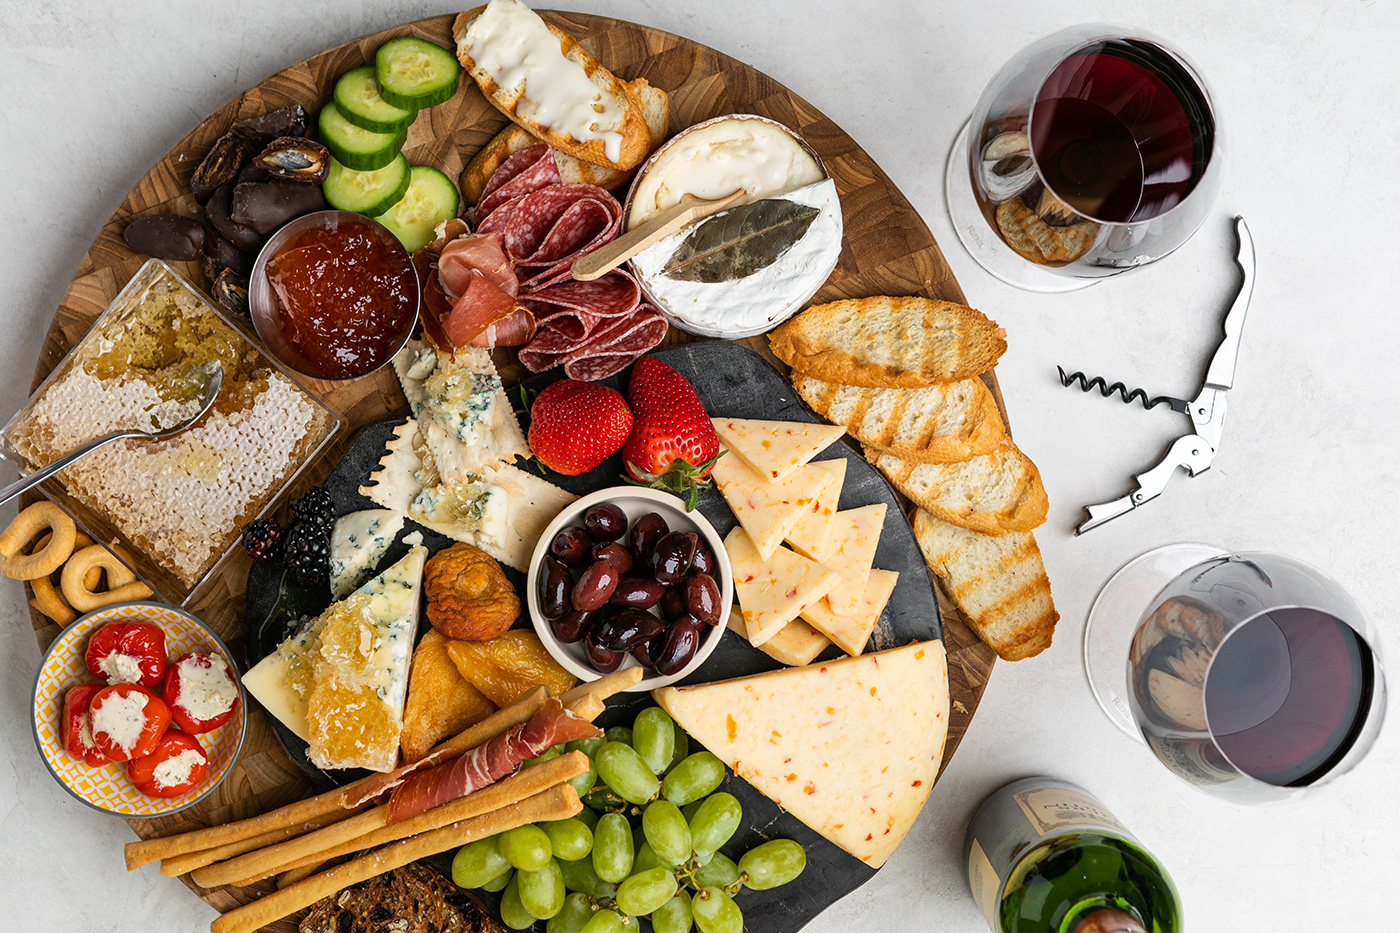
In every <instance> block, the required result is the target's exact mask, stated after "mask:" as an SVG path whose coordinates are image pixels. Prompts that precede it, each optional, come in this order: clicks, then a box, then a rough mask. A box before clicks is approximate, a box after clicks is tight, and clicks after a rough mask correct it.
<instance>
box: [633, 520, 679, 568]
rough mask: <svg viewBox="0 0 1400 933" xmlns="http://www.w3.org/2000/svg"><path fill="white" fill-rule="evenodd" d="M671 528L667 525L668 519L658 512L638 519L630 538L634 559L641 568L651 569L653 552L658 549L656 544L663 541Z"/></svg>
mask: <svg viewBox="0 0 1400 933" xmlns="http://www.w3.org/2000/svg"><path fill="white" fill-rule="evenodd" d="M670 530H671V527H670V526H669V525H667V524H666V519H664V518H662V517H661V516H660V514H658V513H656V512H648V513H646V514H645V515H643V516H642V517H641V518H639V519H637V522H636V524H634V525H633V526H632V533H631V535H630V536H629V537H628V540H629V543H630V546H631V548H632V558H633V559H634V560H635V561H636V562H637V563H638V564H640V565H641V566H643V567H649V566H650V561H651V552H652V551H653V550H655V548H656V542H657V541H660V540H661V536H662V535H664V534H666V532H668V531H670Z"/></svg>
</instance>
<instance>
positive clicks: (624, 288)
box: [520, 269, 642, 317]
mask: <svg viewBox="0 0 1400 933" xmlns="http://www.w3.org/2000/svg"><path fill="white" fill-rule="evenodd" d="M520 297H521V298H523V299H529V300H530V301H531V302H534V303H537V304H547V305H555V306H557V307H560V308H573V309H576V310H580V311H591V312H593V313H594V314H596V315H598V316H599V317H620V316H622V315H624V314H629V313H631V312H632V311H634V310H636V308H637V305H638V304H640V303H641V300H642V290H641V288H640V286H638V285H637V281H636V279H634V278H632V276H630V275H628V274H627V273H626V272H623V271H622V270H620V269H615V270H613V271H612V272H609V273H608V274H607V275H604V276H602V277H600V278H596V279H594V280H593V281H591V282H577V281H574V280H573V279H572V278H570V279H569V280H568V281H565V282H560V283H558V284H555V285H549V286H547V287H545V288H531V289H525V290H523V291H522V292H521V294H520Z"/></svg>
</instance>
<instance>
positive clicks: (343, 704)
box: [243, 545, 428, 771]
mask: <svg viewBox="0 0 1400 933" xmlns="http://www.w3.org/2000/svg"><path fill="white" fill-rule="evenodd" d="M427 556H428V551H427V548H424V547H422V546H421V545H419V546H415V547H413V548H411V549H410V550H409V552H408V554H406V555H405V556H404V557H403V559H402V560H400V561H398V562H397V563H396V564H394V565H393V566H392V567H390V568H389V569H388V570H385V571H384V572H383V573H382V574H380V575H378V576H377V577H375V578H374V579H372V580H370V581H369V582H368V583H366V584H365V585H364V586H362V587H360V588H359V589H358V590H356V591H355V592H354V593H352V594H351V595H350V596H348V597H346V598H345V599H342V600H340V601H339V602H336V603H334V604H332V605H331V606H330V608H328V609H327V610H326V611H325V612H323V613H322V614H321V615H320V616H318V617H316V618H315V619H312V620H308V621H307V622H305V623H303V624H302V625H301V627H300V628H299V629H298V630H297V631H296V632H295V633H294V634H293V635H291V636H290V637H289V638H287V639H286V640H284V641H283V642H282V643H281V644H280V645H278V646H277V648H276V649H275V650H273V652H272V653H271V654H269V655H268V656H267V657H265V658H263V659H262V660H261V661H259V662H258V663H257V664H256V665H255V666H254V667H253V669H252V670H250V671H249V672H248V673H247V674H245V675H244V676H243V686H244V687H246V688H247V689H248V692H249V693H251V694H252V695H253V697H254V698H255V699H256V700H257V701H258V702H259V703H261V704H262V705H263V707H264V708H265V709H266V710H267V711H268V712H269V713H270V714H272V715H273V716H274V717H276V718H277V719H278V720H279V721H280V722H281V723H282V724H283V725H285V726H286V727H287V728H288V729H290V730H291V731H292V732H294V733H295V734H296V735H297V736H298V737H300V738H301V739H303V740H305V741H306V742H308V743H310V745H311V751H310V754H311V758H312V760H313V761H314V762H315V763H316V765H317V767H322V768H351V767H358V768H370V769H371V770H377V771H387V770H392V769H393V767H394V766H395V764H397V762H398V749H399V745H398V742H399V732H400V731H401V729H402V717H403V704H404V699H405V697H406V694H407V689H408V660H409V657H410V655H411V654H412V651H413V641H414V637H415V635H416V634H417V627H418V604H419V592H420V584H421V582H422V577H423V562H424V561H425V560H426V559H427Z"/></svg>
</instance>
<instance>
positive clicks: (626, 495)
mask: <svg viewBox="0 0 1400 933" xmlns="http://www.w3.org/2000/svg"><path fill="white" fill-rule="evenodd" d="M602 502H611V503H612V504H613V505H616V506H617V507H618V508H620V509H622V513H623V514H624V515H626V516H627V527H628V529H631V527H632V523H633V522H635V521H636V520H637V519H638V518H640V517H641V516H643V515H645V514H646V513H647V512H657V513H659V514H660V515H661V517H662V518H664V519H666V524H667V525H668V526H669V527H670V529H671V530H672V531H693V532H695V533H696V534H698V535H700V539H701V540H702V541H704V543H705V546H706V547H708V548H709V549H710V553H712V554H713V555H714V557H715V573H714V577H715V582H716V583H718V584H719V604H720V616H719V618H720V622H719V624H718V625H713V626H711V625H702V626H701V627H700V646H699V647H698V648H696V649H695V656H694V657H693V658H691V659H690V663H689V664H687V665H686V666H685V668H684V669H683V670H681V671H680V672H679V673H677V674H672V675H671V676H669V677H667V676H663V675H661V674H657V673H648V674H647V676H644V677H643V678H642V679H641V680H640V681H639V682H638V683H637V685H636V686H635V687H632V688H630V689H631V690H632V691H633V692H638V693H640V692H642V691H644V690H652V689H655V688H656V687H664V686H666V685H667V684H673V683H675V682H676V681H678V680H681V679H683V678H685V677H689V676H690V675H691V674H692V673H694V672H695V671H696V670H698V669H699V667H700V665H702V664H704V663H705V660H706V659H707V658H708V657H709V656H710V655H711V654H713V653H714V650H715V648H716V647H718V646H719V642H720V639H721V638H723V637H724V620H725V619H727V618H728V617H729V607H730V606H731V605H732V604H733V602H734V574H733V572H732V570H731V569H730V566H729V554H728V553H727V552H726V551H725V549H724V540H723V539H722V538H721V537H720V536H719V533H718V532H716V531H715V529H714V526H713V525H711V524H710V523H709V522H708V521H707V520H706V519H705V516H703V515H701V514H700V513H699V512H698V511H695V512H687V511H686V510H685V503H684V500H682V499H679V498H677V497H676V496H675V495H673V494H671V493H668V492H661V491H660V490H656V489H647V488H645V487H642V486H610V487H608V488H607V489H600V490H598V491H597V492H595V493H591V494H590V495H587V496H584V497H583V498H582V499H579V500H578V501H577V502H574V503H572V504H571V505H569V506H568V507H567V508H565V509H564V510H563V511H562V512H560V513H559V514H558V515H557V516H555V518H554V521H552V522H550V523H549V527H547V528H545V530H544V534H542V535H540V540H539V543H538V544H536V545H535V552H534V553H533V554H532V555H530V568H529V573H528V574H527V575H526V583H525V594H526V596H525V599H526V603H527V605H528V606H529V609H530V622H531V623H532V624H533V625H534V626H535V632H536V633H538V634H539V636H540V641H542V642H544V646H545V649H546V650H548V651H549V653H550V654H551V655H552V656H553V657H554V660H556V661H558V662H559V663H560V664H562V665H563V666H564V667H565V668H566V669H567V670H568V671H570V672H571V673H572V674H573V675H574V676H575V677H578V678H579V679H581V680H597V679H598V678H599V677H601V676H603V675H602V674H601V673H599V672H598V671H597V670H596V669H595V668H594V667H593V665H592V664H590V663H589V662H588V656H587V655H586V654H584V651H583V642H581V641H580V642H575V643H574V644H565V643H564V642H562V641H560V640H559V639H558V638H557V637H555V635H554V629H553V627H552V626H551V625H550V624H549V621H548V620H547V619H545V617H544V616H543V615H542V614H541V613H540V605H539V575H540V567H541V565H542V564H543V563H544V558H545V555H546V554H548V553H549V543H550V542H551V541H553V540H554V536H555V535H556V534H557V533H558V532H559V531H560V530H562V529H564V528H567V527H568V526H570V525H578V526H579V527H582V526H583V514H584V513H585V512H587V511H588V510H589V509H590V508H592V507H593V506H595V505H598V504H599V503H602ZM625 538H626V536H625V535H624V540H625ZM651 612H652V614H653V615H660V610H659V609H652V610H651ZM636 666H638V663H637V660H636V659H635V658H633V657H632V656H631V655H627V656H626V658H625V659H624V661H623V663H622V667H636Z"/></svg>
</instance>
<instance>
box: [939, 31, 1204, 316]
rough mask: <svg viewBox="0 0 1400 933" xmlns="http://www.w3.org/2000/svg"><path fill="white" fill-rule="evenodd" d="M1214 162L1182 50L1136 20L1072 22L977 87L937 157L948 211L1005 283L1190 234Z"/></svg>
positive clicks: (1044, 282) (1135, 256)
mask: <svg viewBox="0 0 1400 933" xmlns="http://www.w3.org/2000/svg"><path fill="white" fill-rule="evenodd" d="M1223 161H1224V160H1223V150H1222V147H1221V138H1220V131H1219V127H1218V125H1217V119H1216V115H1215V108H1214V104H1213V101H1212V97H1211V94H1210V92H1209V90H1208V88H1207V86H1206V84H1205V82H1204V80H1203V79H1202V78H1201V77H1200V75H1199V72H1198V71H1197V69H1196V68H1195V66H1194V65H1192V64H1191V62H1190V61H1189V60H1188V59H1187V58H1186V57H1185V56H1184V55H1182V54H1180V53H1179V52H1176V51H1174V50H1172V49H1171V48H1169V47H1168V46H1167V45H1166V44H1165V43H1164V42H1162V41H1161V40H1160V39H1157V38H1155V37H1153V36H1151V35H1149V34H1147V33H1144V32H1142V31H1141V30H1132V29H1127V28H1125V27H1121V26H1105V25H1086V26H1075V27H1072V28H1070V29H1066V30H1062V31H1061V32H1058V33H1055V34H1054V35H1052V36H1048V37H1046V38H1044V39H1041V40H1039V41H1038V42H1035V43H1033V44H1031V45H1030V46H1027V47H1026V48H1025V49H1022V50H1021V51H1020V52H1019V53H1017V54H1016V56H1014V57H1013V58H1012V60H1011V61H1010V62H1008V63H1007V64H1006V65H1005V66H1004V67H1003V68H1002V69H1001V71H999V72H998V73H997V75H996V76H995V77H994V78H993V79H992V81H991V83H990V84H989V85H988V86H987V88H986V90H985V91H984V92H983V94H982V97H981V99H980V100H979V101H978V104H977V107H976V108H975V109H974V111H973V114H972V118H971V119H970V120H969V121H968V124H967V126H965V127H964V128H963V131H962V133H961V134H960V135H959V137H958V140H957V141H956V142H955V143H954V146H953V153H952V155H951V156H950V158H949V161H948V171H947V177H946V188H947V196H948V204H949V210H950V212H951V213H952V215H953V226H954V229H955V230H956V231H957V233H958V236H959V238H960V239H961V240H962V242H963V245H964V246H966V247H967V249H968V251H969V252H970V253H971V254H972V255H973V258H975V259H976V260H977V261H978V262H979V263H981V264H982V265H983V266H984V267H985V268H986V269H987V270H988V271H990V272H991V273H992V274H993V275H996V276H997V277H998V278H1001V279H1002V280H1003V281H1006V282H1009V283H1010V284H1013V285H1017V286H1019V287H1022V288H1028V289H1031V290H1036V291H1064V290H1069V289H1074V288H1082V287H1084V286H1085V285H1087V284H1092V283H1093V282H1094V281H1097V280H1098V279H1100V278H1103V277H1106V276H1111V275H1118V274H1120V273H1122V272H1125V271H1128V270H1130V269H1134V268H1137V267H1138V266H1142V265H1146V264H1147V263H1150V262H1153V261H1155V260H1157V259H1160V258H1162V257H1163V256H1165V255H1167V254H1168V253H1170V252H1171V251H1172V250H1174V249H1176V248H1177V247H1178V246H1180V245H1181V244H1182V243H1184V242H1185V241H1186V240H1187V239H1189V238H1190V236H1191V235H1192V234H1193V233H1195V231H1196V230H1197V229H1198V228H1199V227H1200V225H1201V223H1202V222H1203V221H1204V220H1205V217H1206V215H1207V213H1208V212H1209V210H1210V208H1211V205H1212V204H1213V203H1214V201H1215V199H1216V196H1217V194H1218V193H1219V189H1220V182H1221V175H1222V169H1223ZM989 234H990V235H989Z"/></svg>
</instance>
